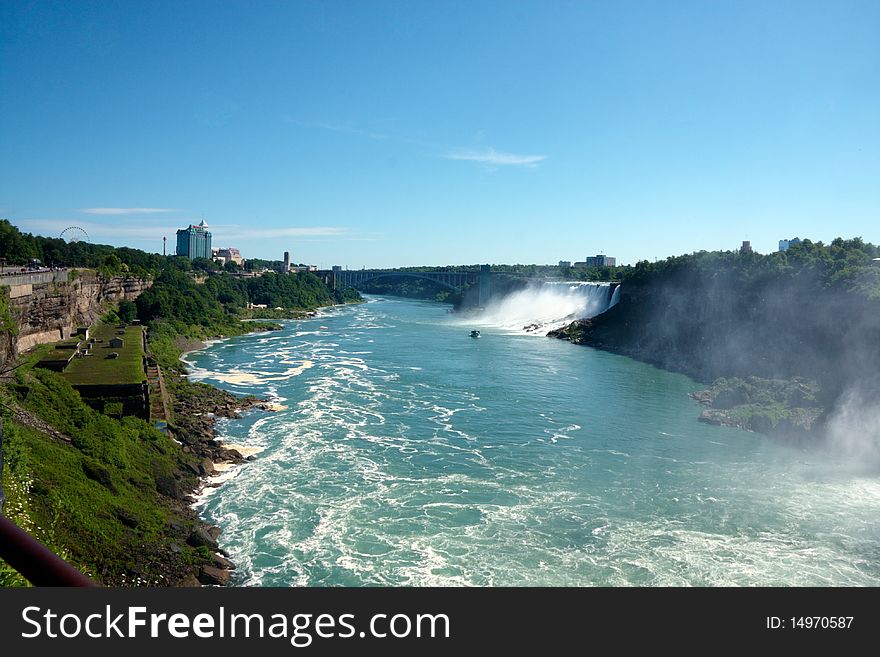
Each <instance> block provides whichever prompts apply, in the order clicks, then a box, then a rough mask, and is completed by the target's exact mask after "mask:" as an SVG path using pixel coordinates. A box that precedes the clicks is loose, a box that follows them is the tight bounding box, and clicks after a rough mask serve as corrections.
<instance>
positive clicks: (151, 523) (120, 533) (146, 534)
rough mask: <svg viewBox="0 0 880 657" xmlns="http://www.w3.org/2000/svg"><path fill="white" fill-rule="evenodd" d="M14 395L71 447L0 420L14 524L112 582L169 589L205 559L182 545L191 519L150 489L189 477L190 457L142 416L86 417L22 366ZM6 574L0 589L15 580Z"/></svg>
mask: <svg viewBox="0 0 880 657" xmlns="http://www.w3.org/2000/svg"><path fill="white" fill-rule="evenodd" d="M14 390H15V393H16V396H17V397H18V400H17V401H18V403H20V404H21V405H22V406H23V407H25V408H26V409H27V410H29V411H31V412H33V413H34V414H35V415H38V416H40V417H42V418H44V419H46V420H47V421H49V422H50V423H51V424H52V425H53V426H55V427H56V428H58V429H59V430H60V431H62V432H64V433H66V434H68V435H70V436H72V437H73V438H74V442H73V444H66V443H63V442H61V441H58V440H56V439H53V438H50V437H48V436H45V435H44V434H42V433H40V432H39V431H36V430H35V429H32V428H30V427H25V426H22V425H20V424H17V423H15V422H11V421H9V420H8V419H7V420H6V422H5V424H6V446H7V453H8V454H13V455H14V458H10V459H9V461H8V463H7V468H6V482H5V483H6V489H7V492H8V493H9V497H10V500H9V505H8V506H7V512H8V513H9V516H10V518H11V519H12V520H13V521H15V522H16V523H17V524H19V525H20V526H22V527H23V528H25V529H26V530H28V531H30V532H31V533H32V534H33V535H34V536H35V537H36V538H37V539H39V540H40V541H42V542H44V543H45V544H46V545H48V546H49V547H50V548H51V549H53V550H54V551H55V552H56V553H58V554H60V555H61V556H63V557H64V558H66V559H68V560H69V561H70V562H71V563H73V564H74V565H75V566H77V567H78V568H80V569H81V570H83V572H86V573H88V574H89V575H91V576H93V577H95V578H96V579H97V580H98V581H100V582H102V583H104V584H109V585H127V584H147V585H162V584H170V583H173V582H175V581H177V580H179V579H181V578H183V577H185V576H186V574H187V573H189V572H191V571H192V565H193V564H196V563H201V562H206V561H209V560H210V555H209V554H206V553H205V550H204V548H198V549H197V548H192V547H190V546H189V545H187V543H186V539H187V537H188V536H189V534H190V533H191V532H192V531H193V529H194V528H195V527H196V525H197V522H196V518H195V516H194V514H192V512H191V511H190V510H189V509H188V508H186V507H185V506H184V505H182V504H181V503H180V502H178V501H176V500H173V499H171V498H169V497H166V496H165V495H162V494H161V493H159V492H158V490H157V487H159V486H160V483H161V482H162V481H163V480H164V481H166V482H167V481H168V480H169V479H186V475H185V474H182V473H186V472H187V470H186V467H185V464H186V461H187V457H186V455H185V454H183V453H182V452H181V451H180V447H179V446H178V445H177V444H176V443H175V442H174V441H172V440H170V439H169V438H167V437H166V436H165V435H163V434H162V433H160V432H158V431H156V430H154V429H153V428H152V427H150V426H149V425H148V424H147V423H146V422H143V421H141V420H139V419H136V418H130V417H129V418H124V419H123V420H121V421H117V420H113V419H111V418H109V417H106V416H104V415H101V414H100V413H97V412H95V411H93V410H92V409H91V408H89V407H88V406H87V405H85V404H84V403H83V402H82V401H81V399H80V397H79V395H78V394H77V393H76V392H75V391H74V390H73V389H72V388H71V387H70V385H69V384H68V383H67V382H66V381H65V380H64V379H63V378H62V377H61V376H59V375H57V374H54V373H51V372H47V371H44V370H27V369H24V368H22V369H21V370H19V372H18V373H17V384H16V385H15V386H14ZM189 479H190V481H189V483H190V484H194V483H195V475H194V474H193V475H190V477H189ZM182 483H185V482H182ZM0 572H2V569H0ZM9 577H11V579H8V578H7V581H5V582H4V580H3V577H2V575H0V583H7V584H9V583H13V584H14V583H17V582H16V581H15V578H14V577H12V576H9Z"/></svg>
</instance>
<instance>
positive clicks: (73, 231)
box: [60, 226, 89, 244]
mask: <svg viewBox="0 0 880 657" xmlns="http://www.w3.org/2000/svg"><path fill="white" fill-rule="evenodd" d="M60 237H61V239H63V240H65V241H66V242H67V243H68V244H72V243H73V242H88V241H89V234H88V233H87V232H86V231H85V230H83V229H82V228H80V227H79V226H68V227H67V228H65V229H64V230H62V231H61V235H60Z"/></svg>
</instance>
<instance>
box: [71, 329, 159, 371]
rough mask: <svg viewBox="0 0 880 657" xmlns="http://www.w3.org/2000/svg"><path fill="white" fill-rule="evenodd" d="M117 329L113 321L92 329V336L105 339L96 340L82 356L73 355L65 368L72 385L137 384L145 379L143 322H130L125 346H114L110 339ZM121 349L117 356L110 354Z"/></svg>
mask: <svg viewBox="0 0 880 657" xmlns="http://www.w3.org/2000/svg"><path fill="white" fill-rule="evenodd" d="M117 330H121V329H117V328H116V326H115V325H113V324H98V325H96V326H95V328H94V329H93V330H92V331H91V332H90V335H91V337H95V338H99V339H103V342H96V343H95V344H94V345H93V346H92V349H91V354H90V355H89V356H85V357H83V358H74V359H73V360H72V361H71V363H70V365H68V366H67V369H66V370H65V371H64V378H66V379H67V380H68V381H69V382H70V383H71V385H75V386H80V385H118V384H131V383H134V384H137V383H141V382H142V381H145V380H146V375H145V374H144V369H143V361H142V358H143V355H144V349H143V340H142V337H141V335H142V329H141V327H140V326H129V327H127V328H126V329H125V335H121V336H118V337H121V338H122V339H123V342H124V346H122V347H111V346H110V340H111V339H113V338H115V337H117V336H116V331H117ZM113 352H115V353H118V354H119V357H118V358H108V357H107V356H108V355H109V354H111V353H113Z"/></svg>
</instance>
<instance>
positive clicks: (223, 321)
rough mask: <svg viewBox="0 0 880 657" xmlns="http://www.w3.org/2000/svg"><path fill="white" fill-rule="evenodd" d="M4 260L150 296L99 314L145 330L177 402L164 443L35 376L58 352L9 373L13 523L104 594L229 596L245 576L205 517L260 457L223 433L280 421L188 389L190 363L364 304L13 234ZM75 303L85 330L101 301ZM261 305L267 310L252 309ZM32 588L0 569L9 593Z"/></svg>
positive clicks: (313, 287)
mask: <svg viewBox="0 0 880 657" xmlns="http://www.w3.org/2000/svg"><path fill="white" fill-rule="evenodd" d="M0 258H6V261H7V262H8V263H11V264H19V263H21V264H26V263H27V262H28V260H29V259H30V258H39V259H40V260H42V262H44V263H52V264H54V265H57V266H66V267H79V268H83V269H92V270H94V271H96V275H98V276H108V277H109V276H130V277H134V278H138V279H141V280H146V281H148V282H150V283H151V285H150V286H149V287H148V288H147V289H145V290H144V291H143V292H141V293H140V294H139V296H137V298H136V299H134V301H133V302H132V301H130V300H127V299H126V300H123V301H120V302H119V303H118V305H116V306H114V307H112V308H111V307H109V306H105V307H102V308H101V309H100V312H101V313H104V316H103V318H102V319H103V322H104V323H105V324H118V323H120V322H123V323H131V322H132V321H134V320H135V319H137V320H139V322H140V324H141V325H142V326H145V327H146V329H147V340H146V351H145V356H146V362H147V364H148V365H150V364H152V365H157V366H158V367H159V369H160V370H161V372H162V380H163V381H164V385H165V393H166V394H167V398H168V401H169V402H170V408H168V417H167V428H168V433H167V434H166V433H165V432H163V431H161V430H160V428H161V427H160V428H157V427H159V425H158V424H153V423H151V422H148V421H146V420H144V419H142V418H141V417H137V416H135V415H125V414H119V413H118V412H110V411H109V410H108V409H109V408H113V409H114V410H115V411H118V410H119V409H118V406H119V405H118V404H116V405H114V404H110V403H105V404H104V405H103V410H104V411H105V412H106V413H108V414H105V412H99V411H98V410H95V408H94V407H93V406H95V404H93V405H92V406H90V405H88V404H86V403H85V402H84V401H83V398H82V397H81V396H80V394H79V392H77V390H75V389H74V388H73V387H72V385H71V384H70V382H69V381H68V380H67V379H66V378H65V376H64V373H63V372H54V371H50V370H47V369H43V368H40V367H36V365H37V363H38V362H39V361H40V360H41V358H42V357H43V356H45V355H46V354H47V353H49V352H50V351H51V350H52V345H48V344H47V345H42V346H38V347H36V348H34V349H31V350H29V351H26V352H23V353H22V354H20V355H19V357H18V359H17V362H12V361H7V362H6V363H4V364H3V365H2V368H0V369H2V371H3V372H2V375H0V417H2V419H3V426H4V433H3V456H4V469H3V487H4V490H5V493H6V502H5V504H4V506H3V509H2V511H3V513H4V514H5V515H6V516H7V517H8V518H9V519H10V520H11V521H12V522H14V523H15V524H17V525H18V526H19V527H21V528H22V529H24V530H25V531H27V532H28V533H30V534H31V535H32V536H34V538H36V539H37V540H39V541H40V542H42V543H43V544H44V545H46V546H47V547H48V548H49V549H50V550H52V551H53V552H55V553H56V554H58V555H59V556H61V557H62V558H64V559H65V560H67V561H68V562H70V563H71V564H72V565H74V566H75V567H76V568H78V569H79V570H80V571H81V572H83V573H85V574H86V575H88V576H89V577H91V578H93V579H94V580H95V581H96V582H98V583H99V584H103V585H107V586H204V585H207V586H219V585H224V584H226V583H228V582H229V580H230V577H231V573H232V571H233V569H234V564H232V562H231V561H229V559H228V558H227V555H226V554H225V553H224V552H223V550H222V547H221V546H220V544H219V542H218V538H219V535H220V530H219V528H218V527H216V526H212V525H209V524H208V523H206V522H205V521H204V520H202V518H201V517H200V516H199V514H198V513H197V511H196V510H195V509H194V508H193V504H194V503H195V502H196V501H197V496H198V494H199V493H200V492H201V491H203V490H204V489H205V488H206V487H212V486H214V485H216V483H217V482H215V481H212V479H211V478H212V476H213V475H214V474H215V473H217V472H218V471H221V470H223V469H225V468H228V467H233V466H238V465H240V464H244V463H246V462H247V461H248V459H249V458H250V457H251V456H252V455H251V454H248V453H247V452H248V450H244V449H243V450H239V449H236V447H235V446H234V445H228V444H225V443H224V442H223V441H221V440H219V439H218V436H217V433H216V429H215V421H216V419H217V418H218V417H228V418H236V417H240V416H241V414H242V413H247V412H253V411H259V409H261V408H262V409H263V410H266V411H271V410H273V408H274V407H273V405H272V404H271V403H269V402H267V401H266V400H261V399H258V398H256V397H239V396H237V395H234V394H232V393H230V392H227V391H224V390H221V389H220V388H216V387H214V386H210V385H207V384H204V383H196V382H192V381H189V380H188V379H187V378H186V374H187V372H186V365H185V363H184V362H182V361H181V360H180V358H181V356H183V355H184V354H185V352H190V351H192V350H194V349H198V348H204V346H205V343H206V342H207V341H209V340H211V339H217V338H229V337H234V336H239V335H244V334H247V333H253V332H259V331H269V330H278V329H280V328H282V327H281V325H280V324H278V323H277V322H275V321H272V320H287V319H302V318H306V317H309V316H315V314H316V311H317V310H318V309H319V308H322V307H327V306H332V305H337V304H342V303H351V302H357V301H359V300H360V296H359V295H358V294H357V293H356V292H355V291H353V290H344V291H343V290H332V289H330V288H329V287H328V286H327V285H326V284H325V283H324V282H323V281H322V280H321V279H320V278H318V277H317V276H315V275H314V274H312V273H309V272H300V273H296V274H291V275H287V274H282V273H276V272H271V271H270V272H267V273H264V274H263V275H261V276H256V277H250V278H240V277H237V276H235V275H234V272H224V271H216V270H215V269H214V268H211V267H209V265H208V264H206V263H201V262H198V261H196V262H190V261H189V260H187V259H186V258H181V257H176V256H169V257H164V256H159V255H156V254H148V253H145V252H143V251H138V250H136V249H128V248H114V247H110V246H105V245H94V244H88V243H83V242H77V243H70V244H68V243H66V242H64V241H63V240H58V239H52V238H44V237H39V236H37V237H34V236H31V235H28V234H22V233H20V232H19V231H18V230H17V229H16V228H15V227H14V226H11V224H9V222H6V221H2V220H0ZM209 264H210V263H209ZM200 267H203V268H206V269H200ZM208 269H210V271H208ZM69 303H70V304H71V306H70V307H69V308H64V309H60V310H64V311H65V312H68V313H69V314H71V315H72V316H75V317H76V321H78V322H84V320H83V319H81V318H79V314H78V313H79V311H78V310H77V308H76V305H75V304H77V303H79V304H80V305H82V304H87V303H91V301H88V300H86V299H81V300H77V299H76V298H75V297H74V296H71V297H70V301H69ZM254 304H256V305H264V306H266V308H262V309H252V308H250V306H251V305H254ZM279 309H280V310H279ZM0 311H2V313H0V320H2V321H3V327H4V330H6V329H7V328H10V327H11V328H10V330H12V329H14V328H15V327H18V326H19V325H20V322H21V321H22V320H23V319H24V318H19V317H17V316H16V311H15V309H14V308H12V307H10V306H9V304H2V305H0ZM266 320H268V321H266ZM85 323H88V322H87V321H86V322H85ZM7 325H9V326H7ZM103 365H104V363H103V362H102V366H103ZM145 378H146V375H145ZM96 383H99V382H97V381H96ZM90 401H94V400H90ZM97 407H98V408H99V409H100V408H101V405H97ZM27 585H28V582H27V581H26V580H25V579H24V577H22V576H21V575H20V574H19V573H17V572H16V571H14V570H13V569H12V568H10V567H9V566H8V565H7V564H5V563H3V562H2V561H0V586H27Z"/></svg>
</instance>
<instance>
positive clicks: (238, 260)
mask: <svg viewBox="0 0 880 657" xmlns="http://www.w3.org/2000/svg"><path fill="white" fill-rule="evenodd" d="M217 258H218V259H219V258H223V264H226V263H227V262H234V263H235V264H237V265H238V266H241V264H242V263H243V262H244V260H243V259H242V257H241V251H239V250H238V249H236V248H235V247H232V246H230V247H229V248H228V249H217Z"/></svg>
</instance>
